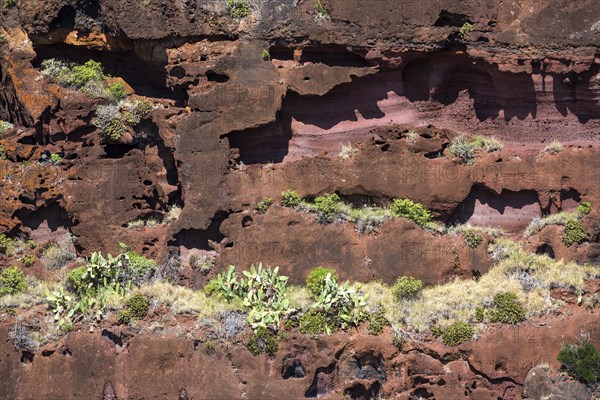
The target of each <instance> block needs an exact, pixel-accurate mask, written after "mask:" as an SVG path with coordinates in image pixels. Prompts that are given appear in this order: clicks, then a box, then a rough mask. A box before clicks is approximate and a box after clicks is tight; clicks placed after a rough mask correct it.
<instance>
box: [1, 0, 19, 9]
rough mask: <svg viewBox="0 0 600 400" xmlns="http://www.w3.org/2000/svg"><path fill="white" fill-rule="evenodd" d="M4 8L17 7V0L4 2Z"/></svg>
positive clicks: (5, 0)
mask: <svg viewBox="0 0 600 400" xmlns="http://www.w3.org/2000/svg"><path fill="white" fill-rule="evenodd" d="M2 4H3V5H4V8H12V7H14V6H16V5H17V0H4V3H2Z"/></svg>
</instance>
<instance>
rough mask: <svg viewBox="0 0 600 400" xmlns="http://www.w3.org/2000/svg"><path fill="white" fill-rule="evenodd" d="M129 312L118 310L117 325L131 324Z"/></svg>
mask: <svg viewBox="0 0 600 400" xmlns="http://www.w3.org/2000/svg"><path fill="white" fill-rule="evenodd" d="M131 319H132V318H131V312H130V311H129V310H128V309H122V310H119V313H118V314H117V321H118V322H119V324H122V325H128V324H129V323H130V322H131Z"/></svg>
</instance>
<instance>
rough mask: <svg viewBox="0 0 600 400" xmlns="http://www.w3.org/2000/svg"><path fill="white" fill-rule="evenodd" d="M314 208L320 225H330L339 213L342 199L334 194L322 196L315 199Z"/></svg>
mask: <svg viewBox="0 0 600 400" xmlns="http://www.w3.org/2000/svg"><path fill="white" fill-rule="evenodd" d="M315 206H316V209H317V213H318V214H319V220H320V221H321V223H330V222H333V219H334V218H335V216H336V215H337V214H339V213H340V211H341V209H342V199H341V198H340V196H338V195H337V194H336V193H331V194H324V195H322V196H318V197H316V198H315Z"/></svg>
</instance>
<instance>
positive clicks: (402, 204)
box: [390, 199, 431, 227]
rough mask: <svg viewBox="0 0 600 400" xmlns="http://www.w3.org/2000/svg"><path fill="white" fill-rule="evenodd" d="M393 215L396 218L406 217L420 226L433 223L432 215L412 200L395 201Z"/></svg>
mask: <svg viewBox="0 0 600 400" xmlns="http://www.w3.org/2000/svg"><path fill="white" fill-rule="evenodd" d="M390 210H391V211H392V214H393V215H395V216H396V217H404V218H408V219H411V220H413V221H415V223H416V224H417V225H419V226H421V227H422V226H424V225H425V224H427V223H428V222H431V213H430V212H429V211H428V210H426V209H425V208H423V206H422V205H421V204H419V203H415V202H414V201H412V200H410V199H395V200H394V202H393V203H392V205H391V206H390Z"/></svg>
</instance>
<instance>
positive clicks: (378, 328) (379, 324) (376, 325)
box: [367, 306, 390, 336]
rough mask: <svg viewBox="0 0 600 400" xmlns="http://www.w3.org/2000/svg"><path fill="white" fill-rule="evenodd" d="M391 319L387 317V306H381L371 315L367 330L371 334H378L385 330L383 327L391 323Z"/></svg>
mask: <svg viewBox="0 0 600 400" xmlns="http://www.w3.org/2000/svg"><path fill="white" fill-rule="evenodd" d="M389 324H390V323H389V321H388V320H387V318H386V317H385V308H383V307H381V306H380V308H379V310H377V311H376V312H374V313H371V315H370V316H369V325H368V326H367V330H368V331H369V333H370V334H371V335H375V336H378V335H379V334H380V333H381V332H383V327H384V326H387V325H389Z"/></svg>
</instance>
